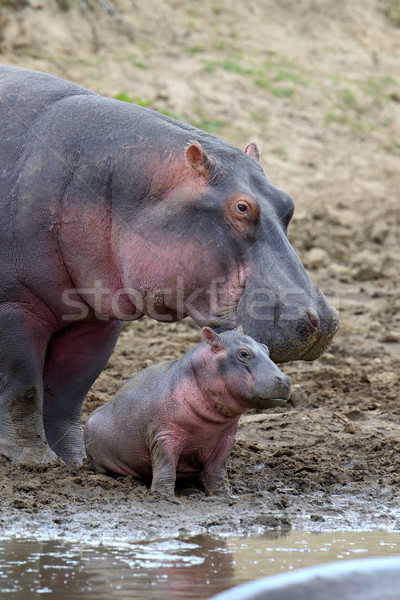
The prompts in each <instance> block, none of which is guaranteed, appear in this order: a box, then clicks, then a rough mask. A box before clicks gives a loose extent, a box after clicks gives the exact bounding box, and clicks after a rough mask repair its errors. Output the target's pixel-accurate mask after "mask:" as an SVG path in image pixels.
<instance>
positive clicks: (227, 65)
mask: <svg viewBox="0 0 400 600" xmlns="http://www.w3.org/2000/svg"><path fill="white" fill-rule="evenodd" d="M221 67H222V68H223V69H225V71H232V72H233V73H239V74H245V75H249V74H251V73H253V71H252V70H251V69H245V68H244V67H242V66H241V65H240V64H239V63H237V62H234V61H233V60H229V59H226V60H223V61H222V63H221Z"/></svg>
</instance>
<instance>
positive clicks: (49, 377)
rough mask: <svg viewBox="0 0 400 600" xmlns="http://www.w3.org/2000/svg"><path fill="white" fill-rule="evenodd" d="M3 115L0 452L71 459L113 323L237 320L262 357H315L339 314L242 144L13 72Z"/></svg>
mask: <svg viewBox="0 0 400 600" xmlns="http://www.w3.org/2000/svg"><path fill="white" fill-rule="evenodd" d="M0 115H1V144H0V203H1V222H0V276H1V289H0V336H1V350H0V402H1V404H0V411H1V424H0V453H2V454H4V455H6V456H8V457H9V458H11V459H12V460H13V461H15V462H31V461H33V462H47V461H50V460H52V459H54V458H55V457H56V455H58V456H60V457H62V458H63V459H64V460H65V461H69V460H77V461H81V460H82V457H83V456H84V447H83V442H82V431H81V425H80V413H81V405H82V401H83V399H84V397H85V395H86V393H87V391H88V390H89V388H90V386H91V385H92V383H93V382H94V380H95V379H96V378H97V376H98V375H99V373H100V372H101V370H102V369H103V367H104V365H105V364H106V362H107V360H108V358H109V356H110V354H111V352H112V349H113V347H114V345H115V343H116V340H117V337H118V334H119V331H120V327H121V321H124V320H133V319H138V318H139V317H141V316H143V315H144V314H146V315H149V316H151V317H153V318H155V319H157V320H160V321H168V320H169V321H171V320H178V319H182V318H184V317H186V316H188V315H189V316H191V317H192V318H193V319H194V320H195V321H196V323H198V324H199V325H208V326H212V327H213V328H215V329H216V330H217V331H218V330H219V331H222V330H224V329H232V328H234V327H236V326H237V325H238V324H240V323H242V324H243V327H244V331H245V333H247V334H249V335H251V336H252V337H254V338H255V339H256V340H259V341H261V342H264V343H266V344H268V346H269V348H270V351H271V357H272V359H273V360H275V361H287V360H294V359H301V358H302V359H306V360H312V359H314V358H317V357H318V356H319V355H320V354H321V353H322V352H323V350H324V349H325V348H326V346H327V345H328V343H329V341H330V340H331V338H332V336H333V335H334V333H335V331H336V329H337V325H338V319H337V315H336V312H335V311H334V310H333V309H332V308H331V307H330V306H329V304H328V303H327V301H326V299H325V298H324V296H323V295H322V294H321V292H319V291H318V289H317V288H316V287H315V286H314V285H313V284H312V282H311V281H310V279H309V278H308V276H307V274H306V273H305V271H304V268H303V266H302V264H301V262H300V261H299V259H298V258H297V256H296V254H295V253H294V251H293V249H292V248H291V246H290V244H289V242H288V239H287V237H286V229H287V225H288V222H289V220H290V217H291V215H292V212H293V201H292V199H291V197H290V196H288V195H287V194H285V193H284V192H281V191H280V190H278V189H277V188H275V187H274V186H273V185H272V184H271V183H270V182H269V181H268V180H267V179H266V178H265V175H264V173H263V171H262V169H261V166H260V164H259V162H258V151H257V148H256V146H255V145H254V144H249V145H248V146H247V148H246V150H245V152H242V151H241V150H239V149H237V148H235V147H233V146H231V145H229V144H227V143H225V142H223V141H221V140H220V139H218V138H216V137H214V136H212V135H210V134H208V133H205V132H204V131H200V130H198V129H195V128H194V127H191V126H189V125H186V124H184V123H181V122H178V121H175V120H174V119H171V118H169V117H166V116H164V115H161V114H158V113H156V112H153V111H151V110H148V109H145V108H142V107H139V106H134V105H130V104H127V103H124V102H119V101H117V100H111V99H109V98H104V97H102V96H99V95H97V94H95V93H93V92H90V91H88V90H86V89H84V88H82V87H79V86H77V85H74V84H72V83H69V82H67V81H64V80H62V79H58V78H56V77H52V76H50V75H47V74H44V73H39V72H35V71H30V70H26V69H18V68H11V67H1V68H0ZM50 448H51V449H50Z"/></svg>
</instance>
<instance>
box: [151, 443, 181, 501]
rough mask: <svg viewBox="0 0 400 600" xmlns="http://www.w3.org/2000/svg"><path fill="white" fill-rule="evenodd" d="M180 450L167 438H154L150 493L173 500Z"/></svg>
mask: <svg viewBox="0 0 400 600" xmlns="http://www.w3.org/2000/svg"><path fill="white" fill-rule="evenodd" d="M179 454H180V448H179V447H178V444H177V442H176V441H175V443H173V441H171V439H169V438H168V437H159V438H156V439H155V440H154V442H153V444H152V446H151V465H152V471H153V479H152V482H151V491H152V492H157V493H159V494H162V495H163V496H167V497H168V498H173V497H174V495H175V481H176V465H177V464H178V458H179Z"/></svg>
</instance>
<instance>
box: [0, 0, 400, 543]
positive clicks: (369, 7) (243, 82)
mask: <svg viewBox="0 0 400 600" xmlns="http://www.w3.org/2000/svg"><path fill="white" fill-rule="evenodd" d="M278 5H279V6H278ZM0 6H1V8H0V26H1V30H0V51H1V54H0V60H1V62H2V63H3V64H13V65H18V66H27V67H30V68H36V69H39V70H44V71H48V72H51V73H53V74H56V75H59V76H62V77H65V78H67V79H70V80H73V81H75V82H77V83H80V84H83V85H85V86H87V87H89V88H91V89H94V90H95V91H98V92H100V93H103V94H105V95H109V96H112V97H116V96H120V95H121V94H123V98H124V99H126V100H132V99H133V100H135V101H136V102H139V103H141V104H145V105H148V106H150V107H152V108H155V109H157V110H162V111H164V112H166V113H167V114H170V115H173V116H176V117H178V118H182V119H184V120H187V121H190V122H192V123H194V124H195V125H197V126H199V127H202V128H205V129H208V130H210V131H211V132H213V133H215V134H217V135H219V136H221V137H223V138H224V139H226V140H228V141H230V142H232V143H234V144H236V145H239V146H240V147H244V145H245V144H246V143H247V142H248V141H249V140H250V139H256V140H257V142H258V144H259V146H260V149H261V151H262V158H261V160H262V164H263V167H264V169H265V171H266V173H267V176H268V177H269V178H270V179H271V180H272V181H273V182H274V183H275V184H276V185H277V186H279V187H281V188H283V189H285V190H286V191H288V192H289V193H291V194H292V195H293V196H294V198H295V200H296V212H295V217H294V219H293V221H292V224H291V226H290V229H289V237H290V239H291V241H292V243H293V246H294V247H295V249H296V251H297V252H298V254H299V256H300V257H301V259H302V260H303V262H304V264H305V265H306V267H307V268H308V270H309V272H310V274H311V276H312V278H313V279H314V281H315V282H316V283H318V285H319V286H320V287H321V288H322V289H323V290H325V291H326V292H327V293H328V294H329V296H330V298H331V299H332V302H333V303H334V304H335V305H336V306H337V308H339V310H340V318H341V327H340V331H339V333H338V335H337V336H336V338H335V340H334V343H333V344H332V346H331V347H330V349H329V350H328V352H326V353H325V355H324V356H323V357H322V358H320V359H319V360H317V361H315V362H313V363H305V362H296V363H291V364H286V365H283V366H282V368H283V370H284V371H285V373H286V374H288V375H289V376H290V377H291V379H292V384H293V393H292V400H291V405H290V407H289V408H288V409H287V410H285V411H282V410H280V409H273V410H270V411H268V412H265V413H262V412H259V413H254V414H248V415H246V416H244V417H243V418H242V420H241V425H240V429H239V432H238V436H237V442H236V445H235V448H234V451H233V453H232V456H231V459H230V462H229V479H230V483H231V487H232V496H231V498H227V499H225V500H221V499H215V498H206V497H204V496H203V495H202V494H201V493H199V492H198V493H195V494H194V495H186V493H185V492H182V493H180V495H179V496H178V498H179V502H180V504H172V503H169V502H166V501H161V500H155V499H152V498H150V497H149V495H148V493H147V490H146V488H145V487H144V486H143V485H137V484H135V483H134V482H132V481H131V480H123V479H119V480H114V479H111V478H108V477H106V476H103V475H96V474H94V473H93V472H92V471H91V470H90V469H89V467H88V466H84V467H82V468H76V467H71V466H69V467H68V466H59V467H55V468H50V469H42V470H34V471H31V470H28V469H18V468H15V467H13V466H12V465H11V464H10V463H9V462H7V461H6V460H2V461H0V472H1V475H2V477H1V483H0V486H1V487H0V489H1V494H0V507H1V514H0V535H8V534H10V533H14V534H19V535H27V536H31V535H35V536H42V537H52V536H67V537H76V538H78V539H85V538H86V539H89V538H91V539H105V538H117V537H128V538H133V539H137V538H140V537H145V536H148V535H167V534H168V535H169V534H173V533H177V532H191V531H193V532H200V531H209V532H213V533H222V532H223V533H229V532H243V533H251V532H261V531H263V530H264V529H266V528H271V527H276V528H287V527H291V526H292V527H296V528H304V529H314V530H322V529H349V528H360V529H374V528H383V529H396V530H397V529H399V530H400V382H399V373H400V370H399V365H400V327H399V323H400V315H399V306H400V299H399V287H400V274H399V262H400V261H399V259H400V246H399V241H400V240H399V226H400V197H399V195H400V192H399V190H400V169H399V163H400V107H399V100H400V84H399V82H400V12H399V4H398V2H397V1H395V0H368V1H366V2H362V3H354V2H352V1H351V0H338V1H337V2H335V3H332V2H329V1H328V0H285V1H282V2H279V3H278V2H274V1H273V0H263V1H262V2H260V1H258V0H257V1H256V0H249V1H248V2H246V3H240V2H233V1H228V0H214V1H208V0H207V1H205V2H196V1H195V0H192V1H190V0H188V1H185V2H184V1H180V0H168V1H167V0H159V1H152V2H145V1H144V0H143V1H133V0H131V1H128V0H126V1H122V0H120V1H117V0H115V1H114V2H110V3H103V2H100V0H99V1H98V0H90V1H89V0H86V1H85V2H81V3H79V4H78V3H77V2H75V1H73V0H62V1H61V0H58V1H57V2H56V1H55V0H27V1H25V0H20V1H18V2H17V1H15V0H9V2H5V1H4V0H0ZM198 341H199V330H198V328H197V327H196V326H194V325H193V324H192V323H190V322H186V321H184V322H182V323H178V324H158V323H156V322H152V321H150V320H147V319H143V320H140V321H138V322H136V323H131V324H128V325H126V326H125V328H124V330H123V333H122V336H121V338H120V341H119V342H118V345H117V347H116V350H115V352H114V354H113V356H112V357H111V359H110V361H109V364H108V365H107V368H106V369H105V371H104V373H103V374H102V375H101V377H100V378H99V379H98V381H97V382H96V383H95V385H94V386H93V389H92V390H91V392H90V393H89V395H88V397H87V400H86V402H85V406H84V418H86V417H87V415H88V414H89V413H90V412H91V411H92V410H94V408H96V407H97V406H98V405H100V404H102V403H104V402H106V401H107V400H108V399H109V398H110V397H111V396H112V395H113V394H114V393H115V392H116V390H117V389H118V388H119V387H120V386H121V384H122V383H123V382H124V381H125V380H126V379H127V378H128V377H129V376H130V375H131V374H133V373H134V372H136V371H137V370H139V369H141V368H143V367H146V366H148V365H150V364H153V363H154V362H158V361H160V360H165V359H169V358H178V357H180V356H181V355H182V354H183V353H184V352H185V351H187V350H188V349H189V348H191V347H192V346H193V345H194V344H195V343H197V342H198Z"/></svg>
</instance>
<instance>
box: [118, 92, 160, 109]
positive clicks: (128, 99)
mask: <svg viewBox="0 0 400 600" xmlns="http://www.w3.org/2000/svg"><path fill="white" fill-rule="evenodd" d="M114 100H121V101H122V102H129V103H130V104H138V105H139V106H150V105H151V104H152V100H144V99H143V98H133V97H132V96H129V94H126V93H125V92H121V93H120V94H117V95H116V96H114Z"/></svg>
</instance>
